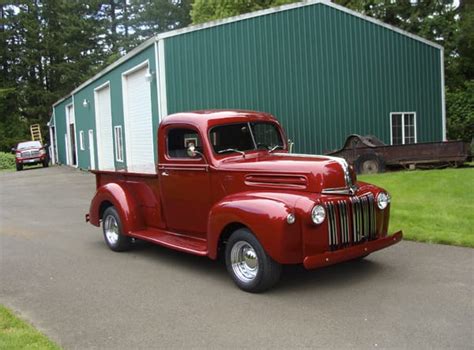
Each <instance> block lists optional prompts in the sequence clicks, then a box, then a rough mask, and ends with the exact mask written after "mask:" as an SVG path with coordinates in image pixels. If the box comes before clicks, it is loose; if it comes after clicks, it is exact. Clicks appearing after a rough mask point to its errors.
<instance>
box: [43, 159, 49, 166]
mask: <svg viewBox="0 0 474 350" xmlns="http://www.w3.org/2000/svg"><path fill="white" fill-rule="evenodd" d="M47 167H49V160H48V159H45V160H43V168H47Z"/></svg>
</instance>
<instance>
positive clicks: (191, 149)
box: [186, 142, 199, 158]
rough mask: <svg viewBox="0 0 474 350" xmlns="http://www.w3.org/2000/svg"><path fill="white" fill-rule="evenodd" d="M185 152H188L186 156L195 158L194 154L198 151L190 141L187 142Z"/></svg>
mask: <svg viewBox="0 0 474 350" xmlns="http://www.w3.org/2000/svg"><path fill="white" fill-rule="evenodd" d="M186 152H187V153H188V157H190V158H196V156H197V155H198V154H199V152H198V151H197V150H196V146H194V143H192V142H190V143H189V144H188V148H187V149H186Z"/></svg>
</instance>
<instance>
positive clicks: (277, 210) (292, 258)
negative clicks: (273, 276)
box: [208, 193, 303, 264]
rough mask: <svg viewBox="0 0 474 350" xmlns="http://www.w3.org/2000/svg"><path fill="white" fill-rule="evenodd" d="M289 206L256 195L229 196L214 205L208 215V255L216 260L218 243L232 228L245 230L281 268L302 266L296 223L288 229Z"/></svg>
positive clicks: (291, 210) (276, 200) (298, 230)
mask: <svg viewBox="0 0 474 350" xmlns="http://www.w3.org/2000/svg"><path fill="white" fill-rule="evenodd" d="M290 213H294V208H293V206H292V205H291V204H287V203H285V202H284V201H282V200H278V199H275V198H266V197H265V196H264V195H263V194H259V193H243V194H236V195H230V196H228V197H225V198H224V199H223V200H222V201H220V202H218V203H217V204H215V205H214V206H213V207H212V209H211V211H210V214H209V222H208V255H209V257H210V258H212V259H215V258H216V257H217V249H218V244H219V239H220V236H221V234H222V233H223V232H224V229H225V228H226V227H227V226H228V225H231V224H236V223H238V224H241V225H244V226H246V227H248V228H249V229H250V230H251V231H252V233H253V234H254V235H255V236H256V238H257V239H258V241H259V242H260V243H261V244H262V246H263V248H264V249H265V251H266V252H267V254H268V255H270V256H271V257H272V259H273V260H275V261H277V262H279V263H281V264H296V263H300V262H302V259H303V256H302V249H301V247H302V245H301V232H300V229H299V224H298V222H296V223H294V224H292V225H290V224H288V223H287V221H286V217H287V216H288V214H290Z"/></svg>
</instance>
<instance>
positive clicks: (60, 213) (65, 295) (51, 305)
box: [0, 167, 474, 349]
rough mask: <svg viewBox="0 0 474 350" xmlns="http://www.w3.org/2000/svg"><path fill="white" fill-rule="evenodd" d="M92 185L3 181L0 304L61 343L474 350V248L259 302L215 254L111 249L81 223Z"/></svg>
mask: <svg viewBox="0 0 474 350" xmlns="http://www.w3.org/2000/svg"><path fill="white" fill-rule="evenodd" d="M94 190H95V179H94V177H93V176H91V175H90V174H88V173H85V172H81V171H79V170H74V169H70V168H67V167H52V168H46V169H41V168H38V169H31V170H26V171H23V172H18V173H15V172H12V173H1V174H0V201H1V203H0V249H1V250H0V254H1V255H0V303H2V304H5V305H6V306H8V307H10V308H12V309H14V310H15V311H17V312H18V313H19V314H20V315H21V316H22V317H24V318H26V319H27V320H29V321H30V322H31V323H33V324H34V325H35V326H36V327H38V328H39V329H40V330H41V331H43V332H44V333H46V334H47V335H48V336H49V337H50V338H52V339H53V340H54V341H56V342H58V343H59V344H60V345H62V346H63V347H64V348H66V349H89V348H96V349H105V348H109V349H131V348H141V349H150V348H188V347H197V348H247V349H260V348H284V349H290V348H300V347H311V348H314V347H319V348H349V347H350V348H361V349H370V348H393V347H399V348H412V349H414V348H420V349H431V348H448V347H449V348H472V346H473V344H474V339H473V334H474V249H467V248H457V247H449V246H443V245H430V244H421V243H413V242H401V243H400V244H398V245H395V246H393V247H391V248H388V249H386V250H383V251H380V252H377V253H374V254H372V255H371V256H369V257H368V258H366V259H365V260H363V261H359V262H349V263H345V264H341V265H337V266H332V267H328V268H325V269H320V270H315V271H305V270H304V269H302V268H300V267H289V268H286V269H285V270H284V272H283V276H282V280H281V282H280V283H279V284H278V285H277V287H276V288H275V289H273V290H271V291H269V292H267V293H265V294H258V295H253V294H248V293H244V292H242V291H240V290H239V289H237V288H236V287H235V286H234V285H233V283H232V282H231V280H230V278H229V277H228V276H227V273H226V271H225V267H224V265H223V264H222V263H219V262H214V261H211V260H209V259H207V258H203V257H195V256H191V255H187V254H184V253H179V252H175V251H171V250H168V249H165V248H162V247H158V246H152V245H149V244H145V243H140V244H138V246H137V248H136V249H134V250H133V251H131V252H127V253H114V252H111V251H110V250H109V249H108V248H107V247H106V245H105V243H104V242H103V240H102V235H101V230H100V229H98V228H96V227H93V226H91V225H89V224H86V223H85V222H84V214H85V213H86V212H87V210H88V206H89V201H90V199H91V197H92V195H93V193H94ZM395 205H396V204H395Z"/></svg>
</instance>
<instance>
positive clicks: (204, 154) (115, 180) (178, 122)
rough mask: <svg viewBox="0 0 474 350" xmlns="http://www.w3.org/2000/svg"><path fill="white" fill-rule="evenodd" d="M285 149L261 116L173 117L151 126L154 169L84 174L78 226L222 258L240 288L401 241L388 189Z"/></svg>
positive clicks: (334, 161)
mask: <svg viewBox="0 0 474 350" xmlns="http://www.w3.org/2000/svg"><path fill="white" fill-rule="evenodd" d="M288 148H289V145H288V142H287V141H286V135H285V132H284V130H283V129H282V127H281V125H280V123H279V122H278V121H277V120H276V119H275V118H274V117H273V116H272V115H270V114H268V113H261V112H254V111H241V110H230V111H229V110H226V111H215V110H212V111H198V112H191V113H178V114H174V115H170V116H168V117H166V118H165V119H164V120H163V121H162V122H161V124H160V126H159V129H158V162H157V164H156V165H155V167H154V171H153V172H151V173H150V172H148V173H146V172H144V171H141V170H140V169H126V170H121V171H106V170H97V171H93V172H94V173H95V174H96V183H97V192H96V194H95V196H94V198H93V200H92V203H91V207H90V210H89V213H88V214H86V220H88V221H90V222H91V223H92V224H93V225H96V226H100V225H101V224H102V227H103V234H104V239H105V242H106V243H107V245H108V246H109V247H110V248H111V249H112V250H114V251H123V250H127V249H130V248H131V247H132V245H133V239H143V240H146V241H149V242H153V243H156V244H160V245H163V246H166V247H169V248H172V249H176V250H180V251H184V252H187V253H191V254H196V255H204V256H208V257H209V258H211V259H217V258H218V257H219V256H222V257H223V258H224V259H225V262H226V266H227V270H228V272H229V274H230V276H231V277H232V279H233V280H234V282H235V283H236V285H237V286H238V287H240V288H241V289H243V290H245V291H248V292H261V291H264V290H267V289H268V288H270V287H272V286H273V285H274V284H275V283H276V282H277V281H278V280H279V276H280V272H281V266H282V265H284V264H303V265H304V266H305V267H306V268H307V269H313V268H318V267H323V266H328V265H331V264H335V263H339V262H342V261H347V260H351V259H356V258H360V257H364V256H367V255H368V254H370V253H372V252H374V251H376V250H379V249H382V248H385V247H388V246H390V245H392V244H394V243H397V242H399V241H400V240H401V238H402V232H401V231H400V232H397V233H395V234H393V235H388V232H387V231H388V223H389V216H390V196H389V194H388V193H387V192H386V191H385V190H383V189H381V188H379V187H376V186H373V185H370V184H367V183H363V182H358V181H357V179H356V175H355V172H354V171H353V169H352V168H351V167H350V166H348V164H347V162H346V161H345V160H344V159H342V158H336V157H328V156H317V155H305V154H292V153H289V149H288ZM146 166H147V165H144V168H146Z"/></svg>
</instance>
